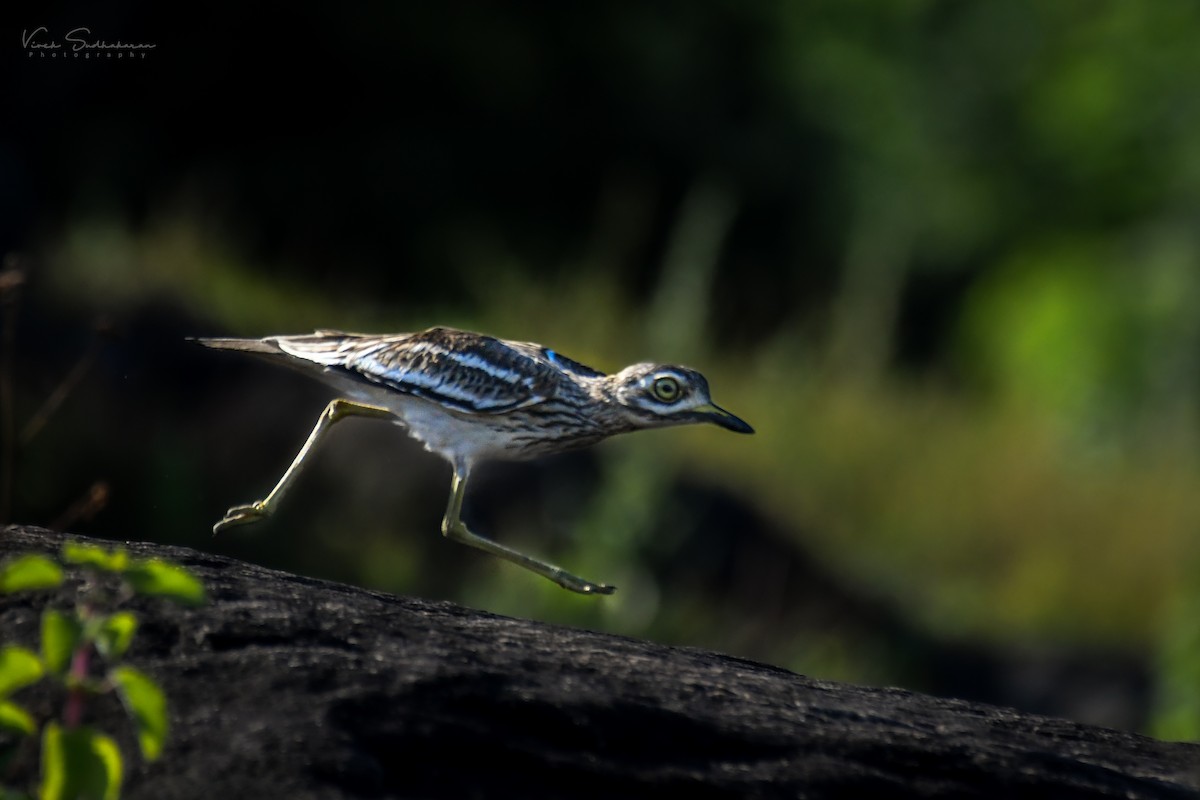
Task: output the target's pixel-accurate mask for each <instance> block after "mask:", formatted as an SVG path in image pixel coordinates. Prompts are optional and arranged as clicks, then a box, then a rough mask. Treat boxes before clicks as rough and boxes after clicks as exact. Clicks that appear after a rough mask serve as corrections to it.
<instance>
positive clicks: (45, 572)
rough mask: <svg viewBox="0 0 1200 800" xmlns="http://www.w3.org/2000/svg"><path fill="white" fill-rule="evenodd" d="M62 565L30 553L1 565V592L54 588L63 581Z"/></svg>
mask: <svg viewBox="0 0 1200 800" xmlns="http://www.w3.org/2000/svg"><path fill="white" fill-rule="evenodd" d="M62 579H63V572H62V567H60V566H58V564H55V563H54V562H53V561H52V560H50V559H49V558H46V556H39V555H35V554H32V553H30V554H29V555H24V556H18V557H17V558H14V559H13V560H12V561H9V562H8V563H7V564H4V565H3V566H0V594H9V593H11V592H20V591H24V590H28V589H52V588H54V587H55V586H58V585H59V584H60V583H62Z"/></svg>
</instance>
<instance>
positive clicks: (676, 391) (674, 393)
mask: <svg viewBox="0 0 1200 800" xmlns="http://www.w3.org/2000/svg"><path fill="white" fill-rule="evenodd" d="M653 388H654V396H655V398H657V399H659V400H661V401H663V402H664V403H673V402H675V401H676V400H678V399H679V395H680V394H681V393H682V390H681V389H680V388H679V381H677V380H675V379H674V378H671V377H662V378H655V380H654V387H653Z"/></svg>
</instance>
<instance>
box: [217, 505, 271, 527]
mask: <svg viewBox="0 0 1200 800" xmlns="http://www.w3.org/2000/svg"><path fill="white" fill-rule="evenodd" d="M270 514H271V512H270V511H269V510H268V509H267V506H266V504H265V503H264V502H263V501H262V500H255V501H254V502H253V503H246V504H245V505H241V506H234V507H233V508H231V509H229V510H228V511H226V512H225V516H224V517H223V518H222V519H221V521H220V522H218V523H217V524H216V525H213V536H216V535H217V534H218V533H220V532H221V531H223V530H227V529H229V528H236V527H237V526H238V525H250V524H251V523H254V522H259V521H260V520H264V519H266V518H267V517H268V516H270Z"/></svg>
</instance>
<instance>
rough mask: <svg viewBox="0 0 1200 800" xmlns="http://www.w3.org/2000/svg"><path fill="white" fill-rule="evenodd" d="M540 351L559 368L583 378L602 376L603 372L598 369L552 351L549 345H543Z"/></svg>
mask: <svg viewBox="0 0 1200 800" xmlns="http://www.w3.org/2000/svg"><path fill="white" fill-rule="evenodd" d="M542 352H543V353H544V354H545V355H546V358H547V359H548V360H549V361H550V363H551V364H554V365H555V366H556V367H558V368H559V369H562V370H566V371H567V372H572V373H574V374H576V375H580V376H582V377H585V378H603V377H604V373H603V372H601V371H600V370H598V369H592V368H591V367H589V366H587V365H586V364H580V363H579V362H578V361H575V360H574V359H570V358H567V357H566V356H564V355H562V354H561V353H556V352H554V351H553V350H551V349H550V348H549V347H543V348H542Z"/></svg>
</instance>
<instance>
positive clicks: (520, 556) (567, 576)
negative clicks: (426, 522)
mask: <svg viewBox="0 0 1200 800" xmlns="http://www.w3.org/2000/svg"><path fill="white" fill-rule="evenodd" d="M466 488H467V470H466V469H464V468H460V467H457V466H456V467H455V468H454V479H453V482H452V483H451V484H450V503H449V504H448V505H447V506H446V516H445V518H444V519H443V520H442V535H443V536H445V537H446V538H447V539H451V540H453V541H456V542H461V543H462V544H465V545H469V546H471V547H476V548H478V549H480V550H483V551H484V552H486V553H491V554H492V555H494V556H500V558H504V559H507V560H509V561H511V562H513V563H514V564H517V565H519V566H522V567H524V568H525V569H528V570H531V571H533V572H536V573H537V574H538V575H541V576H543V577H546V578H549V579H550V580H552V581H554V582H555V583H557V584H558V585H559V586H561V587H563V588H564V589H570V590H571V591H573V592H579V593H580V594H612V593H613V592H615V591H616V589H617V587H615V586H608V585H607V584H603V583H592V582H591V581H585V580H584V579H583V578H580V577H577V576H575V575H572V574H571V573H569V572H567V571H566V570H563V569H561V568H559V567H556V566H554V565H553V564H547V563H546V562H544V561H538V560H537V559H536V558H531V557H530V556H527V555H525V554H524V553H521V552H518V551H516V550H513V549H512V548H511V547H505V546H504V545H502V544H497V543H496V542H493V541H492V540H491V539H485V538H483V537H482V536H478V535H476V534H474V533H471V531H470V530H469V529H468V528H467V526H466V525H465V524H463V521H462V519H461V518H460V516H459V515H460V513H461V512H462V501H463V495H464V494H465V493H466Z"/></svg>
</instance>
